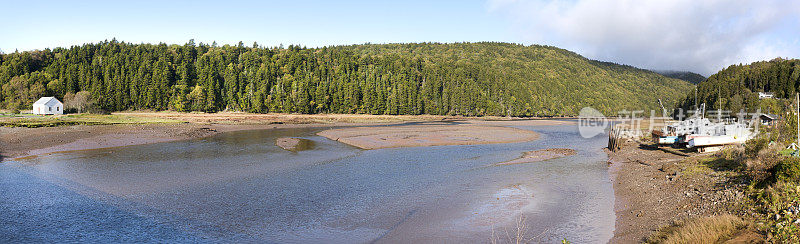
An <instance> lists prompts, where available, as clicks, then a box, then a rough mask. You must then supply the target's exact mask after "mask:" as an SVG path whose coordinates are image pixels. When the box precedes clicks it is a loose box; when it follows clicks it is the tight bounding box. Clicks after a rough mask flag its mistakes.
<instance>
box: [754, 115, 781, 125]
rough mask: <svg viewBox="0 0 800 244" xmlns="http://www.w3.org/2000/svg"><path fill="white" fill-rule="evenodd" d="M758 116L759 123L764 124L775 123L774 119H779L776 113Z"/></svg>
mask: <svg viewBox="0 0 800 244" xmlns="http://www.w3.org/2000/svg"><path fill="white" fill-rule="evenodd" d="M758 118H759V120H761V124H762V125H766V126H772V125H775V121H776V120H779V119H780V117H778V115H774V114H761V115H760V116H758Z"/></svg>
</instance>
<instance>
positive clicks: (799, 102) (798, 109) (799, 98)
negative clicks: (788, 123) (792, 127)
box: [794, 93, 800, 146]
mask: <svg viewBox="0 0 800 244" xmlns="http://www.w3.org/2000/svg"><path fill="white" fill-rule="evenodd" d="M794 95H795V96H794V105H795V107H794V114H795V116H797V117H796V119H797V120H796V122H797V145H798V146H800V93H795V94H794Z"/></svg>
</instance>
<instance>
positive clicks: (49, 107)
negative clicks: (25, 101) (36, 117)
mask: <svg viewBox="0 0 800 244" xmlns="http://www.w3.org/2000/svg"><path fill="white" fill-rule="evenodd" d="M33 114H43V115H45V114H64V104H62V103H61V101H59V100H58V99H56V98H55V97H42V98H39V100H38V101H36V102H35V103H33Z"/></svg>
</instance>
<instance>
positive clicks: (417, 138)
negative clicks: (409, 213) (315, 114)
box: [317, 123, 539, 149]
mask: <svg viewBox="0 0 800 244" xmlns="http://www.w3.org/2000/svg"><path fill="white" fill-rule="evenodd" d="M317 135H320V136H323V137H326V138H328V139H331V140H334V141H339V142H342V143H345V144H348V145H351V146H355V147H359V148H362V149H379V148H393V147H425V146H443V145H475V144H493V143H513V142H525V141H532V140H536V139H537V138H538V137H539V136H538V134H537V133H536V132H533V131H529V130H521V129H516V128H510V127H499V126H481V125H470V124H457V125H445V124H437V123H433V124H415V125H399V126H387V127H351V128H341V129H331V130H325V131H322V132H320V133H317Z"/></svg>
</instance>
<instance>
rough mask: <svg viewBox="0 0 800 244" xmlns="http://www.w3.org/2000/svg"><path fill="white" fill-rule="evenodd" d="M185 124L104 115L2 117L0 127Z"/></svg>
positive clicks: (145, 118) (127, 116) (172, 121)
mask: <svg viewBox="0 0 800 244" xmlns="http://www.w3.org/2000/svg"><path fill="white" fill-rule="evenodd" d="M161 123H183V121H179V120H172V119H162V118H153V117H137V116H129V115H114V114H111V115H102V114H70V115H62V116H41V115H30V114H26V115H9V116H7V115H2V116H0V126H5V127H27V128H38V127H57V126H70V125H116V124H161Z"/></svg>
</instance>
